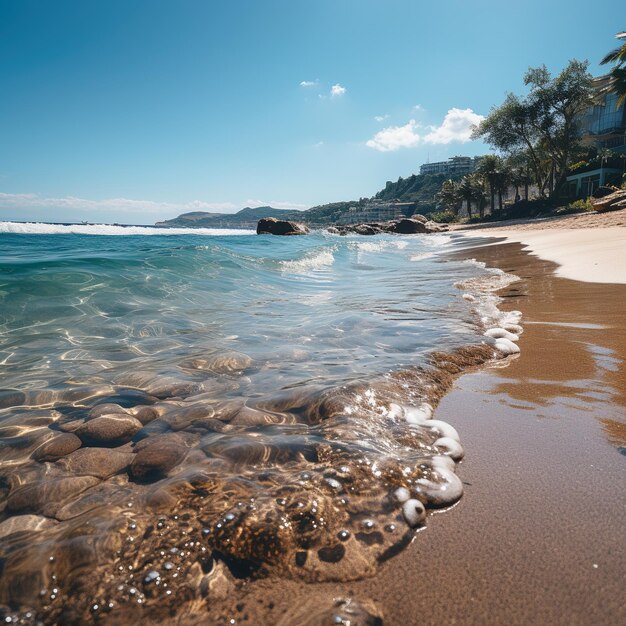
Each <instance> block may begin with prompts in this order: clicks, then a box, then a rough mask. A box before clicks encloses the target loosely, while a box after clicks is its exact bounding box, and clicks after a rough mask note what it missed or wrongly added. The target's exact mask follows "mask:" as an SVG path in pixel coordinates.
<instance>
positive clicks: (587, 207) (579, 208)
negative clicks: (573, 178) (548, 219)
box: [555, 198, 594, 215]
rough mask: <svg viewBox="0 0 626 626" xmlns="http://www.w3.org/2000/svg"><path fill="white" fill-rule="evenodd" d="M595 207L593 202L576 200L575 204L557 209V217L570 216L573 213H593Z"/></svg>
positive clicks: (571, 203)
mask: <svg viewBox="0 0 626 626" xmlns="http://www.w3.org/2000/svg"><path fill="white" fill-rule="evenodd" d="M593 210H594V209H593V205H592V204H591V200H590V199H589V198H587V199H586V200H575V201H574V202H570V203H569V204H568V205H566V206H563V207H559V208H558V209H556V211H555V213H556V214H557V215H570V214H572V213H584V212H590V211H593Z"/></svg>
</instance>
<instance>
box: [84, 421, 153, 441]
mask: <svg viewBox="0 0 626 626" xmlns="http://www.w3.org/2000/svg"><path fill="white" fill-rule="evenodd" d="M141 428H142V423H141V422H140V421H139V420H138V419H137V418H135V417H132V416H130V415H122V414H117V415H103V416H101V417H96V418H95V419H92V420H89V421H88V422H85V423H84V424H82V425H81V426H80V427H79V428H78V429H77V430H76V434H77V435H78V436H79V437H80V439H81V440H82V441H83V443H85V444H87V445H98V444H101V445H121V444H123V443H126V442H127V441H130V440H131V439H132V438H133V435H134V434H135V433H137V432H138V431H139V430H141Z"/></svg>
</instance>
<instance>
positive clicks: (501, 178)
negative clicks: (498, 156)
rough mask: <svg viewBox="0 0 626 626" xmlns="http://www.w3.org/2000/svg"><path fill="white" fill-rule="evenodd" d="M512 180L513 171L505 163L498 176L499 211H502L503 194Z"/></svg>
mask: <svg viewBox="0 0 626 626" xmlns="http://www.w3.org/2000/svg"><path fill="white" fill-rule="evenodd" d="M512 178H513V170H512V169H511V168H510V167H509V166H508V165H507V164H506V163H504V162H503V163H502V165H501V167H500V170H499V171H498V174H497V176H496V190H497V191H498V211H502V194H503V193H504V192H506V191H507V190H508V188H509V185H510V184H511V179H512Z"/></svg>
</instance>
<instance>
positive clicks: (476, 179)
mask: <svg viewBox="0 0 626 626" xmlns="http://www.w3.org/2000/svg"><path fill="white" fill-rule="evenodd" d="M468 178H469V179H470V186H471V188H472V199H473V200H474V201H475V202H476V204H477V205H478V214H479V215H480V217H481V219H482V218H483V217H485V201H486V200H487V194H486V193H485V181H484V179H483V177H482V176H481V175H480V174H478V173H476V172H474V173H473V174H470V175H469V176H468Z"/></svg>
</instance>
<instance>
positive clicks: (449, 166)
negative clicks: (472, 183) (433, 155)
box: [420, 156, 482, 176]
mask: <svg viewBox="0 0 626 626" xmlns="http://www.w3.org/2000/svg"><path fill="white" fill-rule="evenodd" d="M481 158H482V157H479V156H477V157H468V156H453V157H450V158H449V159H448V160H447V161H438V162H436V163H424V164H423V165H420V174H422V175H423V174H444V175H445V176H465V174H471V173H472V172H473V171H474V170H475V169H476V166H477V165H478V163H479V161H480V159H481Z"/></svg>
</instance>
